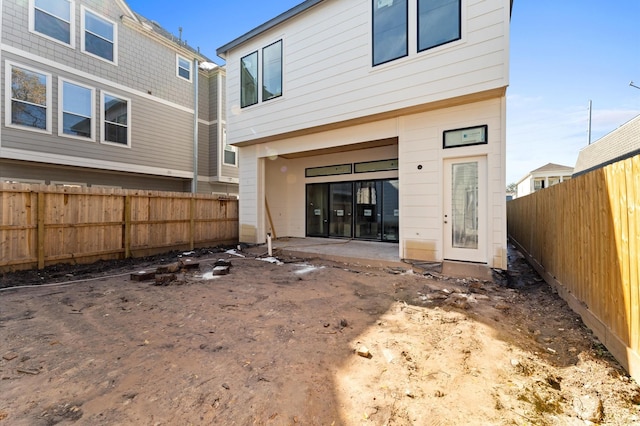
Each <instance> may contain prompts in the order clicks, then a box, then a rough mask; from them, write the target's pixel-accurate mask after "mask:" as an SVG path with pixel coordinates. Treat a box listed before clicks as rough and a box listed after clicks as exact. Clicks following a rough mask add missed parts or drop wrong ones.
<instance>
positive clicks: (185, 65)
mask: <svg viewBox="0 0 640 426" xmlns="http://www.w3.org/2000/svg"><path fill="white" fill-rule="evenodd" d="M176 63H177V71H176V72H177V75H178V77H182V78H184V79H185V80H188V81H191V61H190V60H188V59H185V58H183V57H181V56H176Z"/></svg>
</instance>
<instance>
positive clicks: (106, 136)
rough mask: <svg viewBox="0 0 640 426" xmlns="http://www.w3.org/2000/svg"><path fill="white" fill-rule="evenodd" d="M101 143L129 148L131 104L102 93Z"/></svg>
mask: <svg viewBox="0 0 640 426" xmlns="http://www.w3.org/2000/svg"><path fill="white" fill-rule="evenodd" d="M101 98H102V102H101V104H102V111H101V112H102V142H107V143H114V144H119V145H125V146H130V144H131V142H130V141H131V126H130V122H129V121H130V120H129V117H131V102H130V101H129V100H128V99H125V98H121V97H119V96H115V95H110V94H108V93H105V92H102V93H101Z"/></svg>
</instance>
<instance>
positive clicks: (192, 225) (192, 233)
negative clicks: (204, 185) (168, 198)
mask: <svg viewBox="0 0 640 426" xmlns="http://www.w3.org/2000/svg"><path fill="white" fill-rule="evenodd" d="M195 217H196V199H195V196H194V195H191V200H190V203H189V250H193V249H194V248H196V219H195Z"/></svg>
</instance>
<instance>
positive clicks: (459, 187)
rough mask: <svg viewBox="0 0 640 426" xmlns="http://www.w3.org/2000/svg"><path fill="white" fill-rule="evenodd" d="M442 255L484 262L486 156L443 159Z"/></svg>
mask: <svg viewBox="0 0 640 426" xmlns="http://www.w3.org/2000/svg"><path fill="white" fill-rule="evenodd" d="M444 185H445V186H444V213H443V216H444V218H443V222H444V253H443V254H444V258H445V259H448V260H461V261H467V262H481V263H486V262H487V247H486V246H487V159H486V157H467V158H456V159H451V160H444Z"/></svg>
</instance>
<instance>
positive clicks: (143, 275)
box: [130, 271, 156, 281]
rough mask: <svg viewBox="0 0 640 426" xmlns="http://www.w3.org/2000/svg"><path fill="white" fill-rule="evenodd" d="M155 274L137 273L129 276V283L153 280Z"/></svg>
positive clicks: (148, 272)
mask: <svg viewBox="0 0 640 426" xmlns="http://www.w3.org/2000/svg"><path fill="white" fill-rule="evenodd" d="M155 276H156V273H155V272H154V271H138V272H134V273H133V274H131V276H130V279H131V281H148V280H152V279H153V278H155Z"/></svg>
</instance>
